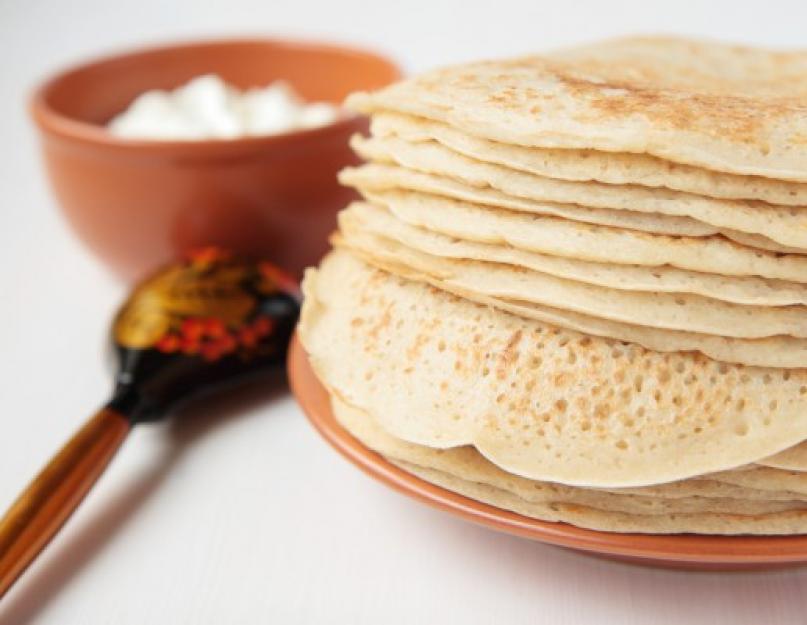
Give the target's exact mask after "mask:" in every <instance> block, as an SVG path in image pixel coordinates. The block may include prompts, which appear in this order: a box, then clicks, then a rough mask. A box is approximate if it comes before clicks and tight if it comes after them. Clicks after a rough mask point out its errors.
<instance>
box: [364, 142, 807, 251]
mask: <svg viewBox="0 0 807 625" xmlns="http://www.w3.org/2000/svg"><path fill="white" fill-rule="evenodd" d="M351 145H352V146H353V147H354V149H355V150H356V151H357V152H358V154H360V155H361V156H362V157H364V158H366V159H372V160H375V161H379V162H393V163H396V164H398V165H400V166H403V167H405V168H407V169H411V170H414V171H420V172H424V173H429V174H436V175H439V176H445V177H449V178H454V179H456V180H459V181H461V182H463V183H465V184H467V185H469V186H473V187H481V188H488V187H490V188H493V189H496V190H497V191H499V192H501V193H504V194H506V195H510V196H514V197H520V198H525V199H529V200H534V201H539V202H558V203H563V204H578V205H581V206H590V207H596V208H609V209H615V210H625V211H634V212H642V213H650V214H659V213H660V214H663V215H669V216H675V217H689V218H692V219H696V220H698V221H700V222H703V223H706V224H709V225H712V226H714V227H715V228H728V229H731V230H737V231H739V232H746V233H750V234H758V235H762V236H765V237H767V238H769V239H771V240H772V241H774V242H775V243H778V244H780V245H785V246H791V247H796V248H799V249H802V250H805V249H807V208H803V207H801V208H799V207H792V206H777V205H773V204H766V203H764V202H752V201H749V200H725V199H715V198H709V197H705V196H701V195H693V194H691V193H681V192H680V191H671V190H668V189H650V188H647V187H642V186H638V185H611V184H603V183H599V182H577V181H568V180H558V179H554V178H547V177H545V176H536V175H534V174H528V173H524V172H521V171H518V170H514V169H509V168H507V167H502V166H501V165H495V164H491V163H484V162H482V161H478V160H475V159H471V158H468V157H466V156H463V155H461V154H459V153H457V152H454V151H452V150H449V149H448V148H445V147H443V146H442V145H440V144H439V143H436V142H424V143H409V142H406V141H403V140H401V139H398V138H395V137H385V138H377V137H376V138H371V139H364V138H361V137H358V136H357V137H354V139H353V141H351Z"/></svg>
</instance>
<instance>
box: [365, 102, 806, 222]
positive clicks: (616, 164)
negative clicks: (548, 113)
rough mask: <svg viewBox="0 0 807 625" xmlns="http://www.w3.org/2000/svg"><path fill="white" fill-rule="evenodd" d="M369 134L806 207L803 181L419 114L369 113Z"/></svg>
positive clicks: (575, 175) (571, 173)
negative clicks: (492, 132)
mask: <svg viewBox="0 0 807 625" xmlns="http://www.w3.org/2000/svg"><path fill="white" fill-rule="evenodd" d="M372 133H373V135H374V136H377V137H388V136H395V137H400V138H401V139H404V140H405V141H408V142H413V143H416V142H423V141H437V142H439V143H441V144H442V145H444V146H445V147H447V148H449V149H451V150H454V151H455V152H459V153H460V154H463V155H465V156H468V157H470V158H473V159H477V160H480V161H484V162H487V163H497V164H499V165H503V166H505V167H509V168H511V169H517V170H520V171H524V172H527V173H531V174H536V175H539V176H546V177H548V178H557V179H560V180H577V181H580V182H586V181H593V182H603V183H606V184H614V185H640V186H644V187H662V188H665V189H673V190H675V191H683V192H685V193H692V194H695V195H702V196H706V197H716V198H724V199H728V200H760V201H762V202H767V203H768V204H781V205H784V206H799V207H804V206H807V184H802V183H798V182H788V181H783V180H773V179H771V178H764V177H762V176H738V175H733V174H725V173H722V172H719V171H712V170H709V169H704V168H703V167H692V166H689V165H681V164H679V163H674V162H672V161H667V160H664V159H660V158H657V157H655V156H650V155H649V154H632V153H628V152H600V151H597V150H573V149H572V150H566V149H551V148H525V147H522V146H520V145H512V144H508V143H501V142H498V141H489V140H487V139H483V138H481V137H477V136H474V135H469V134H466V133H464V132H461V131H459V130H457V129H456V128H453V127H451V126H448V125H446V124H443V123H440V122H434V121H431V120H428V119H426V118H423V117H413V116H411V115H400V114H396V113H380V114H377V115H374V116H373V120H372Z"/></svg>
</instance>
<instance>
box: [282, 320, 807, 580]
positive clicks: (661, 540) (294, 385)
mask: <svg viewBox="0 0 807 625" xmlns="http://www.w3.org/2000/svg"><path fill="white" fill-rule="evenodd" d="M287 371H288V378H289V385H290V387H291V391H292V394H293V395H294V397H295V399H296V400H297V402H298V404H299V405H300V407H301V408H302V410H303V413H304V414H305V415H306V417H307V418H308V420H309V422H310V423H311V424H312V425H313V427H314V429H315V430H316V431H317V432H318V433H319V434H320V435H321V436H322V437H323V438H324V439H325V441H326V442H328V443H329V444H330V446H331V447H333V448H334V449H335V450H336V451H337V452H339V453H340V454H341V455H342V456H343V457H345V458H346V459H347V460H349V461H350V462H351V463H352V464H354V465H355V466H357V467H358V468H359V469H361V470H362V471H363V472H364V473H366V474H367V475H369V476H370V477H373V478H375V479H376V480H378V481H380V482H382V483H383V484H385V485H386V486H389V487H391V488H392V489H394V490H396V491H398V492H399V493H401V494H404V495H407V496H409V497H410V498H413V499H416V500H418V501H420V502H421V503H425V504H427V505H429V506H431V507H433V508H437V509H439V510H443V511H445V512H448V513H450V514H452V515H454V516H458V517H460V518H462V519H465V520H466V521H471V522H474V523H476V524H478V525H482V526H485V527H488V528H490V529H493V530H497V531H500V532H504V533H508V534H512V535H515V536H520V537H523V538H529V539H532V540H537V541H539V542H543V543H546V544H550V545H555V546H559V547H567V548H571V549H577V550H580V551H585V552H588V553H591V554H595V555H602V556H609V557H615V558H631V559H638V560H645V561H666V562H675V563H682V564H685V563H692V564H726V565H742V564H760V565H765V564H772V565H775V564H794V565H795V564H799V563H807V534H802V535H797V536H711V535H696V534H622V533H615V532H602V531H598V530H590V529H585V528H581V527H577V526H574V525H571V524H568V523H563V522H558V523H554V522H550V521H540V520H538V519H532V518H529V517H525V516H523V515H520V514H516V513H515V512H510V511H507V510H502V509H500V508H496V507H494V506H491V505H489V504H485V503H482V502H479V501H476V500H474V499H470V498H468V497H465V496H463V495H459V494H457V493H454V492H452V491H449V490H447V489H445V488H442V487H440V486H436V485H435V484H432V483H430V482H427V481H425V480H423V479H421V478H419V477H416V476H414V475H412V474H410V473H407V472H406V471H404V470H403V469H400V468H398V467H396V466H395V465H393V464H392V463H390V462H389V461H387V460H386V459H384V458H383V457H382V456H381V455H380V454H378V453H376V452H374V451H372V450H370V449H368V448H367V447H365V446H364V445H362V444H361V443H360V442H359V441H358V440H356V439H355V438H353V436H352V435H351V434H350V433H349V432H348V431H347V430H345V429H344V428H342V426H341V425H339V423H338V422H337V421H336V419H335V417H334V415H333V412H332V411H331V406H330V401H329V399H328V394H327V391H326V390H325V387H324V386H323V385H322V383H321V382H320V381H319V380H318V379H317V377H316V374H315V373H314V371H313V368H312V367H311V364H310V362H309V359H308V355H307V354H306V352H305V349H304V347H303V345H302V342H301V341H300V339H299V335H298V333H297V332H295V333H294V336H293V337H292V340H291V344H290V346H289V352H288V358H287Z"/></svg>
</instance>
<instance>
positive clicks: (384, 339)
mask: <svg viewBox="0 0 807 625" xmlns="http://www.w3.org/2000/svg"><path fill="white" fill-rule="evenodd" d="M305 292H306V298H307V299H306V304H305V306H304V310H303V315H302V322H301V325H300V333H301V338H302V340H303V343H304V345H305V347H306V349H307V351H308V353H309V355H310V358H311V362H312V364H313V366H314V368H315V370H316V372H317V374H318V375H319V377H320V378H321V379H322V380H323V381H324V382H325V383H326V384H327V385H328V386H329V387H330V388H332V389H334V390H335V391H336V392H338V393H339V395H340V396H341V397H343V398H344V399H345V400H347V401H349V402H350V403H351V404H353V405H355V406H357V407H359V408H362V409H364V410H366V411H368V412H370V413H371V414H373V415H377V416H378V418H379V419H382V421H381V425H382V427H384V429H385V430H387V431H388V432H389V433H390V434H392V435H393V436H395V437H397V438H401V439H403V440H406V441H408V442H413V443H418V444H421V445H425V446H429V447H435V448H446V447H454V446H457V445H466V444H473V445H474V446H475V447H476V448H477V449H478V450H479V451H480V452H481V453H482V454H483V455H484V456H485V457H487V458H488V459H489V460H491V461H492V462H493V463H494V464H496V465H497V466H499V467H500V468H502V469H504V470H505V471H507V472H509V473H513V474H515V475H520V476H522V477H527V478H530V479H535V480H540V481H551V482H558V483H562V484H566V485H572V486H586V487H607V488H615V487H633V486H644V485H653V484H659V483H664V482H671V481H675V480H681V479H685V478H689V477H694V476H699V475H703V474H705V473H712V472H717V471H724V470H728V469H733V468H735V467H738V466H742V465H745V464H748V463H751V462H754V461H755V460H757V459H759V458H763V457H767V456H771V455H774V454H776V453H778V452H780V451H782V450H784V449H787V448H789V447H792V446H793V445H795V444H797V443H799V442H801V441H802V440H804V439H805V437H807V419H805V418H804V414H805V411H804V408H805V402H807V399H805V394H807V372H806V371H802V370H793V371H782V370H775V369H761V368H755V367H744V366H740V365H731V364H726V363H719V362H716V361H713V360H710V359H707V358H704V357H703V356H699V355H697V354H692V353H667V354H663V353H659V352H653V351H649V350H645V349H643V348H641V347H639V346H638V345H631V344H623V343H619V342H615V341H610V340H606V339H600V338H597V337H593V336H586V335H582V334H579V333H576V332H571V331H567V330H562V329H560V328H557V327H552V326H549V325H546V324H543V323H540V322H537V321H534V320H530V319H524V318H519V317H515V316H513V315H510V314H508V313H506V312H502V311H501V310H495V309H492V308H489V307H485V306H479V305H475V304H473V303H471V302H469V301H467V300H462V299H460V298H457V297H452V296H451V295H449V294H447V293H445V292H442V291H439V290H437V289H432V288H429V287H428V286H425V285H422V284H418V283H414V282H411V281H408V280H406V279H402V278H398V277H395V276H392V275H390V274H389V273H386V272H384V271H379V270H374V269H372V268H371V267H369V266H367V265H366V264H365V263H363V262H361V261H359V260H357V259H356V258H354V257H352V256H351V255H350V254H347V253H345V252H335V253H333V254H332V255H330V256H329V257H328V258H327V259H326V260H325V261H324V262H323V264H322V265H321V268H320V270H319V271H318V272H313V271H310V272H309V273H308V274H307V276H306V281H305ZM344 354H350V355H351V356H350V358H351V366H350V367H345V366H344V356H343V355H344ZM779 490H788V489H779Z"/></svg>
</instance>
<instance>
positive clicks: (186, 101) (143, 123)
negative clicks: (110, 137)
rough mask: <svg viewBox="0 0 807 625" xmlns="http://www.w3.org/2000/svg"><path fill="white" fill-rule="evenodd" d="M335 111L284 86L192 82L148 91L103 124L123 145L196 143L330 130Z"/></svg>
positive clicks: (211, 78)
mask: <svg viewBox="0 0 807 625" xmlns="http://www.w3.org/2000/svg"><path fill="white" fill-rule="evenodd" d="M339 116H340V109H339V108H338V107H336V106H334V105H333V104H330V103H327V102H305V101H304V100H303V99H302V98H301V97H300V96H299V95H298V94H297V93H296V92H295V91H294V89H293V88H292V87H291V85H289V84H288V83H286V82H283V81H281V80H278V81H276V82H274V83H272V84H271V85H269V86H267V87H263V88H253V89H247V90H246V91H240V90H239V89H236V88H235V87H233V86H231V85H228V84H227V83H225V82H224V81H223V80H222V79H221V78H220V77H219V76H216V75H213V74H207V75H204V76H199V77H197V78H194V79H193V80H191V81H190V82H188V83H187V84H185V85H183V86H181V87H178V88H177V89H174V90H173V91H160V90H154V91H147V92H145V93H143V94H141V95H140V96H138V97H137V98H135V100H134V101H133V102H132V103H131V104H130V105H129V107H128V108H127V109H126V110H125V111H124V112H123V113H121V114H120V115H117V116H116V117H114V118H113V119H112V120H111V121H110V122H109V124H108V126H107V128H108V130H109V132H111V133H112V134H114V135H116V136H118V137H124V138H128V139H151V140H163V141H176V140H183V141H184V140H187V141H194V140H195V141H201V140H205V139H236V138H239V137H250V136H263V135H273V134H278V133H282V132H289V131H292V130H299V129H303V128H314V127H317V126H324V125H326V124H330V123H332V122H334V121H335V120H336V119H338V118H339Z"/></svg>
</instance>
